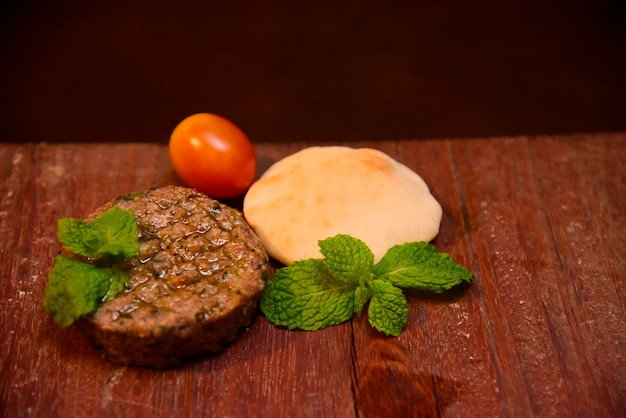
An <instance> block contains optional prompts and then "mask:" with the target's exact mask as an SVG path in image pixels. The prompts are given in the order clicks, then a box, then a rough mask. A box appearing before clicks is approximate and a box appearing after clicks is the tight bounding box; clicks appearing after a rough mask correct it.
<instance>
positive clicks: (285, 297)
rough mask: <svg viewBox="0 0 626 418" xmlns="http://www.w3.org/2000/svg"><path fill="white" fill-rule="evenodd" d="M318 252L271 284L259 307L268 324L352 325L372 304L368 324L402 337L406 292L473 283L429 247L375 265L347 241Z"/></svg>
mask: <svg viewBox="0 0 626 418" xmlns="http://www.w3.org/2000/svg"><path fill="white" fill-rule="evenodd" d="M319 247H320V252H321V253H322V256H323V258H322V259H307V260H302V261H297V262H295V263H293V264H292V265H290V266H289V267H284V268H281V269H279V270H278V271H277V272H276V275H274V276H273V277H272V278H270V280H269V281H268V284H267V287H266V289H265V292H264V293H263V296H262V297H261V303H260V307H261V311H262V312H263V314H265V317H266V318H267V320H268V321H269V322H271V323H273V324H275V325H279V326H286V327H287V328H289V329H296V328H299V329H303V330H308V331H315V330H319V329H322V328H325V327H328V326H331V325H337V324H339V323H342V322H345V321H347V320H349V319H350V318H352V316H353V315H354V314H357V315H358V314H360V313H361V312H362V310H363V309H364V308H365V306H366V305H367V304H368V302H369V307H368V319H369V323H370V324H371V325H372V326H373V327H374V328H376V329H377V330H379V331H381V332H383V333H385V334H387V335H392V336H398V335H400V333H401V332H402V330H403V329H404V327H405V326H406V323H407V318H408V304H407V301H406V297H405V296H404V294H403V292H402V289H416V290H426V291H431V292H437V293H438V292H443V291H445V290H447V289H450V288H451V287H453V286H456V285H458V284H460V283H462V282H470V281H471V280H472V277H473V276H472V274H471V273H470V272H469V271H468V270H466V269H465V268H464V267H462V266H460V265H459V264H456V263H455V262H454V261H453V260H452V259H451V258H450V256H449V255H448V254H445V253H440V252H438V251H437V249H436V248H435V247H434V246H433V245H431V244H428V243H426V242H410V243H406V244H401V245H396V246H394V247H392V248H390V249H389V250H388V251H387V253H386V254H385V256H384V257H383V258H382V259H381V260H380V261H379V262H378V263H376V264H374V255H373V253H372V251H371V250H370V249H369V248H368V247H367V245H366V244H365V243H364V242H363V241H361V240H359V239H358V238H354V237H351V236H349V235H336V236H334V237H331V238H327V239H325V240H322V241H319Z"/></svg>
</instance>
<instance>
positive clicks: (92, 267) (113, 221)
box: [43, 206, 139, 328]
mask: <svg viewBox="0 0 626 418" xmlns="http://www.w3.org/2000/svg"><path fill="white" fill-rule="evenodd" d="M138 236H139V234H138V229H137V220H136V218H135V215H134V214H133V213H132V211H125V210H122V209H120V208H119V207H117V206H114V207H113V208H111V209H109V210H108V211H107V212H105V213H104V214H102V215H101V216H100V217H98V218H96V219H94V220H93V221H92V222H85V221H82V220H80V219H73V218H63V219H60V220H59V222H58V238H59V241H60V242H61V243H62V244H63V246H64V248H65V249H66V250H69V251H71V252H72V253H74V254H76V255H78V256H82V257H85V258H86V259H91V260H94V261H97V262H98V264H94V263H90V262H87V261H83V260H82V259H78V258H69V257H65V256H62V255H59V256H57V257H55V259H54V265H53V267H52V270H51V271H50V274H49V276H48V283H47V285H46V290H45V293H44V301H43V302H44V307H45V308H46V311H47V312H48V313H50V314H51V315H52V316H53V317H54V319H55V320H56V322H57V323H58V324H59V325H60V326H61V327H62V328H66V327H68V326H70V325H71V324H72V323H73V322H74V321H75V320H76V319H78V318H79V317H81V316H82V315H85V314H88V313H90V312H92V311H95V310H96V309H98V307H99V306H100V304H101V303H102V302H104V301H106V300H109V299H112V298H113V297H115V295H116V294H117V293H119V292H120V291H122V289H123V288H124V284H125V283H126V281H127V279H128V271H127V270H123V269H120V268H115V267H113V265H114V264H115V263H119V262H122V261H124V260H126V259H128V258H130V257H133V256H135V255H137V254H139V239H138ZM103 264H106V265H108V266H102V265H103Z"/></svg>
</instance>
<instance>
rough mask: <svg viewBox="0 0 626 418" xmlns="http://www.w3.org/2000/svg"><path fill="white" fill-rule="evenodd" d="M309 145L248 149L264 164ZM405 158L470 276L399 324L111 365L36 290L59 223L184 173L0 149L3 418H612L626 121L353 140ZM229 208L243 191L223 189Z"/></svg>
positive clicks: (263, 329)
mask: <svg viewBox="0 0 626 418" xmlns="http://www.w3.org/2000/svg"><path fill="white" fill-rule="evenodd" d="M308 145H311V143H288V144H272V143H259V144H257V145H256V147H257V153H258V156H259V160H260V162H261V170H263V169H264V168H266V167H267V166H268V164H270V163H271V162H273V161H275V160H277V159H278V158H280V157H283V156H285V155H287V154H290V153H292V152H294V151H296V150H298V149H300V148H302V147H305V146H308ZM352 145H353V146H369V147H375V148H378V149H381V150H383V151H385V152H387V153H389V154H390V155H392V156H393V157H395V158H397V159H399V160H400V161H402V162H404V163H405V164H407V165H408V166H409V167H411V168H412V169H414V170H416V171H417V172H418V173H419V174H420V175H422V177H423V178H424V179H425V180H426V182H427V183H428V184H429V185H430V187H431V189H432V191H433V193H434V195H435V196H436V197H437V199H438V200H439V201H440V202H441V204H442V206H443V208H444V218H443V222H442V229H441V233H440V234H439V236H438V237H437V238H436V239H435V240H434V244H435V245H436V246H437V247H438V248H439V249H440V250H441V251H445V252H448V253H450V254H451V255H452V256H453V258H454V259H455V260H456V261H457V262H459V263H461V264H464V265H465V266H467V267H468V268H469V269H470V270H472V271H473V272H474V273H475V275H476V280H475V282H474V283H473V284H472V285H471V286H467V287H464V288H459V289H456V290H454V291H451V292H450V293H447V294H445V295H441V296H437V297H432V296H429V295H423V294H412V295H409V307H410V313H409V322H408V325H407V328H406V330H405V331H404V332H403V333H402V335H401V336H400V337H398V338H387V337H385V336H383V335H381V334H378V333H377V332H375V331H373V330H372V329H371V327H370V326H369V324H368V323H367V318H366V315H363V316H361V317H356V318H354V319H353V320H352V321H351V322H349V323H345V324H342V325H339V326H335V327H332V328H328V329H326V330H323V331H319V332H313V333H311V332H297V331H291V332H290V331H286V330H284V329H279V328H276V327H274V326H272V325H270V324H269V323H267V322H266V321H265V319H264V318H263V317H262V316H259V317H258V318H257V319H256V320H255V321H254V322H253V324H252V325H251V326H250V328H249V329H247V330H246V331H245V332H244V333H243V334H242V335H241V336H240V338H238V339H237V340H236V341H235V342H234V343H233V344H232V345H231V346H230V347H229V348H228V349H227V350H226V351H224V352H223V353H221V354H219V355H215V356H209V357H206V358H202V359H199V360H197V361H193V362H190V363H188V364H185V365H183V366H181V367H179V368H176V369H172V370H166V371H155V370H149V369H141V368H133V367H122V366H119V365H116V364H113V363H109V362H107V361H105V360H103V359H102V358H100V357H99V356H98V355H97V354H96V353H95V351H94V350H93V349H92V348H91V347H90V346H89V345H88V344H87V343H86V341H85V340H84V339H83V338H82V336H81V335H80V334H79V333H78V332H77V331H76V330H75V329H73V328H70V329H69V330H66V331H62V330H60V329H59V328H58V327H57V326H56V324H55V323H54V321H53V320H52V318H50V317H49V316H47V315H46V314H45V313H44V311H43V308H42V304H41V299H42V294H43V289H44V286H45V282H46V276H47V273H48V271H49V269H50V267H51V262H52V258H53V257H54V255H55V254H56V253H57V251H58V250H59V244H58V243H57V241H56V237H55V234H56V221H57V219H58V218H60V217H65V216H74V217H80V216H83V215H85V214H87V213H88V212H90V211H91V210H92V209H93V208H95V207H96V206H98V205H100V204H101V203H102V202H104V201H106V200H108V199H109V198H111V197H113V196H116V195H119V194H122V193H127V192H130V191H134V190H138V189H144V188H148V187H153V186H162V185H166V184H171V183H178V182H179V180H178V179H177V178H176V176H175V175H174V174H173V172H172V170H171V168H170V165H169V161H168V157H167V149H166V147H165V146H164V145H160V144H148V143H143V144H104V143H102V144H101V143H94V144H57V145H51V144H46V143H29V144H10V143H6V144H2V145H0V176H1V177H0V178H1V182H0V187H1V190H0V191H1V196H2V200H1V201H0V236H1V237H2V245H1V247H0V250H1V253H0V254H1V260H2V263H0V278H1V279H2V281H1V282H0V286H1V287H0V289H1V293H0V411H2V415H3V416H7V417H27V416H46V417H75V416H80V417H82V416H85V417H92V416H95V417H99V416H102V417H109V416H152V417H160V416H163V417H171V416H177V417H195V416H215V417H252V416H263V417H293V416H299V417H385V416H397V417H399V416H437V415H441V416H446V417H526V416H537V417H539V416H541V417H550V416H553V417H562V416H568V417H592V416H593V417H619V416H624V413H625V412H626V336H625V334H624V330H625V329H626V320H625V318H626V317H625V315H624V313H625V304H626V300H625V299H626V297H625V292H624V290H625V289H624V287H625V280H624V279H625V277H626V265H625V261H624V260H625V259H626V249H625V246H624V238H623V237H624V232H626V198H625V196H626V184H625V183H626V170H625V169H624V168H625V167H626V133H614V134H597V135H571V136H540V137H517V138H504V137H503V138H489V139H469V140H468V139H466V140H454V139H451V140H440V141H434V140H423V141H412V140H409V141H389V142H356V143H352ZM233 204H235V205H236V204H237V202H233Z"/></svg>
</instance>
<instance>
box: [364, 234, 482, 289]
mask: <svg viewBox="0 0 626 418" xmlns="http://www.w3.org/2000/svg"><path fill="white" fill-rule="evenodd" d="M372 274H374V275H375V276H376V279H384V280H387V281H389V282H390V283H391V284H393V285H394V286H397V287H401V288H403V289H417V290H428V291H431V292H442V291H444V290H447V289H450V288H451V287H453V286H456V285H458V284H460V283H461V282H463V281H465V282H470V281H471V280H472V274H471V273H470V272H469V271H467V270H466V269H465V268H464V267H463V266H461V265H459V264H456V263H455V262H454V261H453V260H452V258H450V256H449V255H448V254H445V253H440V252H437V249H436V248H435V247H434V246H433V245H431V244H428V243H426V242H410V243H406V244H401V245H396V246H394V247H391V248H390V249H389V250H388V251H387V253H386V254H385V255H384V256H383V258H382V259H381V260H380V261H379V262H378V263H377V264H376V265H375V266H374V268H373V269H372Z"/></svg>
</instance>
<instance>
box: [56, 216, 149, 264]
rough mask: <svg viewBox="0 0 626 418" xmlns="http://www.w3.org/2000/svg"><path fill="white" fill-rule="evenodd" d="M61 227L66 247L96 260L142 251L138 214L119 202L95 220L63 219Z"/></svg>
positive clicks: (121, 258) (129, 255) (126, 256)
mask: <svg viewBox="0 0 626 418" xmlns="http://www.w3.org/2000/svg"><path fill="white" fill-rule="evenodd" d="M58 229H59V231H58V237H59V241H61V243H63V246H64V247H65V248H66V249H68V250H70V251H72V252H73V253H75V254H79V255H82V256H85V257H88V258H91V259H93V260H102V259H112V260H125V259H127V258H130V257H132V256H134V255H136V254H137V253H139V242H138V241H137V220H136V219H135V215H134V214H133V213H132V212H131V211H129V210H122V209H120V208H119V207H117V206H113V207H112V208H111V209H109V210H108V211H107V212H105V213H103V214H102V215H101V216H99V217H98V218H96V219H94V220H93V221H91V222H85V221H83V220H80V219H74V218H62V219H59V222H58Z"/></svg>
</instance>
